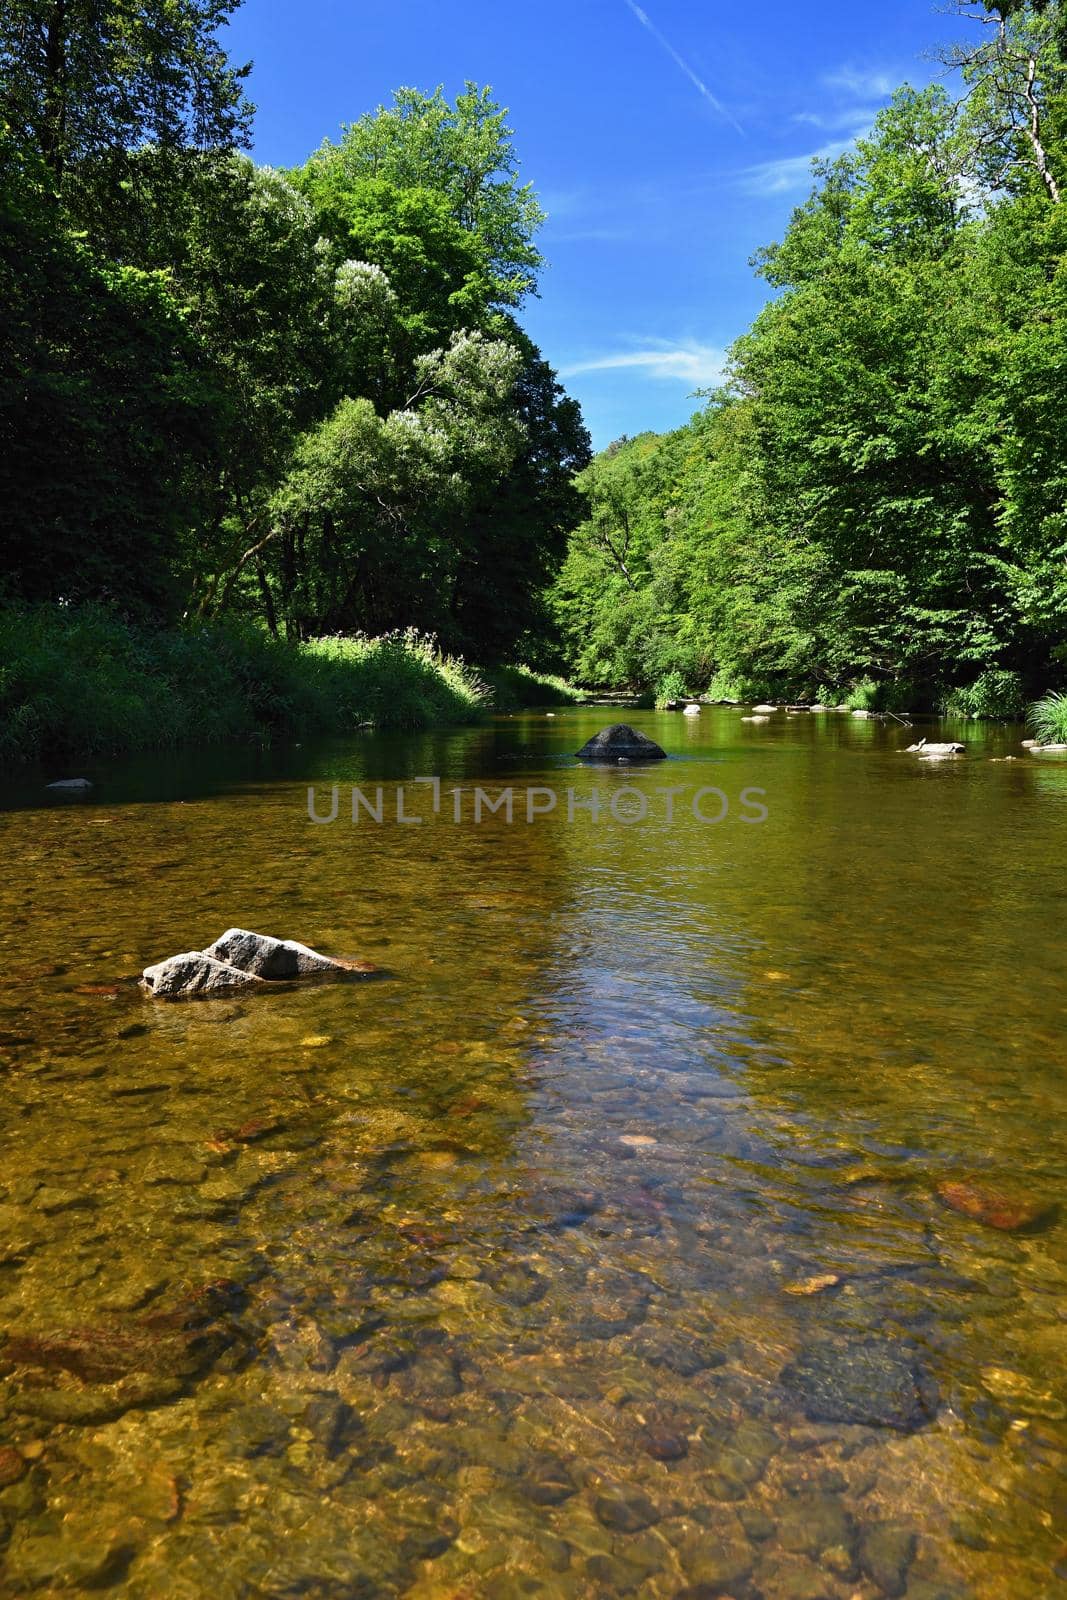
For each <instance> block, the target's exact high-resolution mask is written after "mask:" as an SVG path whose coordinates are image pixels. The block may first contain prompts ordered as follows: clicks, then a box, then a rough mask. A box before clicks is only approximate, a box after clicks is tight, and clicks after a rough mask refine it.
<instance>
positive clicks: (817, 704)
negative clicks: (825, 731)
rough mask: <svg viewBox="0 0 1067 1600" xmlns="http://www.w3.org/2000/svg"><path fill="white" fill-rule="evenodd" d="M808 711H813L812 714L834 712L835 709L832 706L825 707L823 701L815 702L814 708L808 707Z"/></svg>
mask: <svg viewBox="0 0 1067 1600" xmlns="http://www.w3.org/2000/svg"><path fill="white" fill-rule="evenodd" d="M808 710H809V711H812V712H819V711H832V710H833V707H832V706H824V705H823V704H822V702H821V701H819V700H816V702H815V704H814V705H813V706H809V707H808Z"/></svg>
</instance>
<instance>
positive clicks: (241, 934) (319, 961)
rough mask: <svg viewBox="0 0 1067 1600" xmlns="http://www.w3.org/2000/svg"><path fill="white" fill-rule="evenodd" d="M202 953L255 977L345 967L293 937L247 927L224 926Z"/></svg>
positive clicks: (298, 974) (289, 975)
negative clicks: (250, 929) (299, 942)
mask: <svg viewBox="0 0 1067 1600" xmlns="http://www.w3.org/2000/svg"><path fill="white" fill-rule="evenodd" d="M204 953H205V955H208V956H210V957H212V958H213V959H214V960H215V961H221V962H223V963H225V964H226V965H227V966H231V967H237V968H238V969H239V970H240V971H241V972H250V973H252V974H254V976H255V977H257V978H272V979H275V980H277V979H279V978H282V979H285V978H304V977H307V976H309V975H310V974H311V973H314V972H343V971H345V970H347V969H346V966H345V963H344V962H341V961H334V960H332V959H331V957H329V956H323V955H320V954H319V952H318V951H317V950H311V949H309V948H308V946H307V945H306V944H297V942H296V940H295V939H272V938H271V937H270V935H269V934H266V933H251V932H249V930H248V929H247V928H227V930H226V932H225V933H224V934H222V935H221V937H220V938H218V939H216V940H215V943H214V944H213V945H209V946H208V948H207V950H206V951H205V952H204Z"/></svg>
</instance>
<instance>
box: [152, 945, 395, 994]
mask: <svg viewBox="0 0 1067 1600" xmlns="http://www.w3.org/2000/svg"><path fill="white" fill-rule="evenodd" d="M378 971H379V969H378V968H377V967H376V966H374V964H373V962H370V961H349V960H346V959H344V958H338V957H334V956H324V955H320V954H319V952H318V951H317V950H311V949H309V948H308V946H307V945H306V944H297V942H296V940H295V939H272V938H271V937H270V935H269V934H266V933H252V932H250V931H249V929H247V928H227V930H226V932H225V933H224V934H222V935H221V937H220V938H218V939H216V940H215V943H214V944H213V945H209V946H208V948H207V949H206V950H187V951H186V952H185V954H184V955H180V956H170V957H169V958H168V960H166V961H159V962H157V963H156V965H155V966H153V967H146V968H145V969H144V973H143V974H142V977H143V981H144V986H145V988H146V989H147V990H148V991H149V993H150V994H153V995H156V996H157V997H159V998H160V999H165V1000H178V999H185V998H187V997H189V996H191V995H204V994H213V993H216V992H220V991H222V990H224V989H248V988H255V989H267V988H269V987H270V984H271V983H272V982H274V983H279V982H281V983H285V982H287V981H290V980H292V979H294V978H314V977H322V978H328V977H334V978H353V977H355V978H370V977H374V976H376V975H377V974H378Z"/></svg>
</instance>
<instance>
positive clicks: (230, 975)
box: [142, 950, 263, 999]
mask: <svg viewBox="0 0 1067 1600" xmlns="http://www.w3.org/2000/svg"><path fill="white" fill-rule="evenodd" d="M142 981H143V983H144V986H145V988H146V989H148V990H149V991H150V993H152V994H154V995H156V996H157V997H158V998H159V999H179V998H184V997H185V996H187V995H197V994H213V993H217V992H219V991H221V990H224V989H248V988H253V987H256V988H258V987H260V986H261V984H262V981H263V980H262V979H261V978H257V977H254V976H253V974H252V973H250V972H241V971H240V970H239V969H238V968H237V967H231V966H228V965H227V963H226V962H225V961H215V960H214V959H213V958H212V957H211V956H209V955H206V954H205V953H204V951H203V950H187V951H186V952H185V954H184V955H180V956H169V957H168V958H167V960H166V961H159V962H157V963H156V965H155V966H154V967H145V969H144V973H143V974H142Z"/></svg>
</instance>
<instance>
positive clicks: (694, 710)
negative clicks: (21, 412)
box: [682, 706, 700, 717]
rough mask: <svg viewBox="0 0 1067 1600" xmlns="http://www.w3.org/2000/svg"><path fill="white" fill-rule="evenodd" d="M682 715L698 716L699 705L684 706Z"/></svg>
mask: <svg viewBox="0 0 1067 1600" xmlns="http://www.w3.org/2000/svg"><path fill="white" fill-rule="evenodd" d="M682 715H683V716H684V717H699V715H700V707H699V706H686V708H685V710H684V711H683V712H682Z"/></svg>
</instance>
